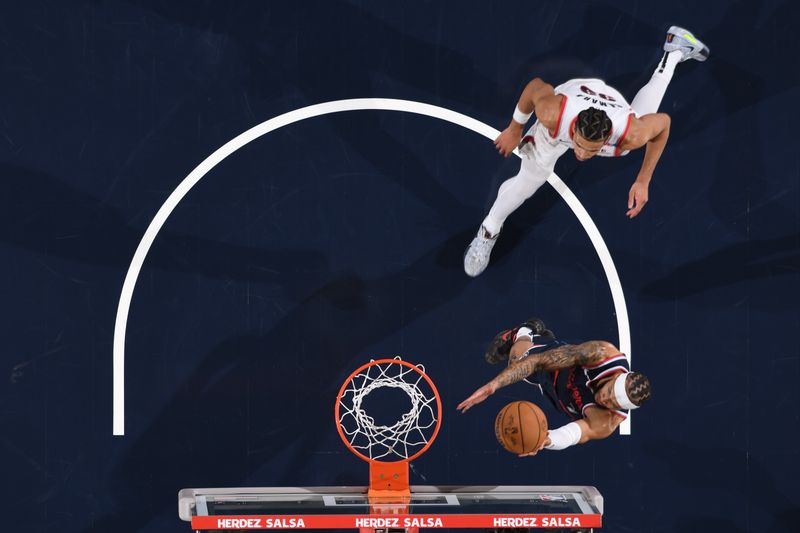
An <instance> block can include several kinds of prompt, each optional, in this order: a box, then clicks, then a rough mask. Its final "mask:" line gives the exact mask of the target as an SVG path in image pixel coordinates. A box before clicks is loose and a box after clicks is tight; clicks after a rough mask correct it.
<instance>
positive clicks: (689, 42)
mask: <svg viewBox="0 0 800 533" xmlns="http://www.w3.org/2000/svg"><path fill="white" fill-rule="evenodd" d="M675 50H680V51H681V52H683V58H682V59H681V62H683V61H686V60H687V59H696V60H698V61H705V60H706V59H708V54H709V53H710V50H709V49H708V46H706V45H705V44H703V41H701V40H700V39H698V38H697V37H695V36H694V35H692V32H690V31H689V30H687V29H684V28H681V27H680V26H672V27H671V28H670V29H669V30H667V40H666V41H665V42H664V51H665V52H673V51H675Z"/></svg>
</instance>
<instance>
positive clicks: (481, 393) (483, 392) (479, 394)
mask: <svg viewBox="0 0 800 533" xmlns="http://www.w3.org/2000/svg"><path fill="white" fill-rule="evenodd" d="M495 390H497V388H496V387H495V386H494V385H493V384H492V383H491V382H490V383H487V384H486V385H484V386H483V387H481V388H480V389H478V390H476V391H475V392H473V393H472V396H470V397H469V398H467V399H466V400H464V401H463V402H461V403H460V404H458V407H456V409H458V410H459V411H461V412H462V413H466V412H467V410H468V409H469V408H470V407H472V406H473V405H476V404H479V403H481V402H482V401H483V400H485V399H486V398H488V397H489V396H491V395H492V394H494V391H495Z"/></svg>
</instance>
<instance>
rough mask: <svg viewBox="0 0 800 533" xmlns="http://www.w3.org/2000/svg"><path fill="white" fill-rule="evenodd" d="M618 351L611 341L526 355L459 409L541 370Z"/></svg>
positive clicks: (581, 363)
mask: <svg viewBox="0 0 800 533" xmlns="http://www.w3.org/2000/svg"><path fill="white" fill-rule="evenodd" d="M617 353H619V350H617V348H616V347H615V346H614V345H613V344H611V343H610V342H606V341H589V342H584V343H583V344H566V345H564V346H559V347H557V348H553V349H551V350H546V351H544V352H541V353H537V354H533V355H529V356H528V357H525V358H519V357H517V358H516V359H517V360H516V362H512V363H511V364H510V365H509V367H508V368H506V369H505V370H503V371H502V372H500V374H498V375H497V377H496V378H494V379H493V380H492V381H490V382H489V383H487V384H486V385H484V386H483V387H481V388H480V389H478V390H476V391H475V392H474V393H473V394H472V396H470V397H469V398H467V399H466V400H464V401H463V402H461V403H460V404H458V407H457V409H458V410H459V411H461V412H462V413H463V412H465V411H466V410H467V409H469V408H470V407H472V406H473V405H475V404H478V403H480V402H482V401H483V400H485V399H486V398H488V397H489V396H491V395H492V394H494V393H495V392H497V389H499V388H501V387H505V386H506V385H511V384H512V383H517V382H519V381H522V380H523V379H525V378H526V377H528V376H530V375H531V374H533V373H534V372H536V371H538V370H546V371H553V370H561V369H564V368H571V367H573V366H591V365H594V364H597V363H599V362H601V361H602V360H603V359H606V358H608V357H610V356H612V355H615V354H617Z"/></svg>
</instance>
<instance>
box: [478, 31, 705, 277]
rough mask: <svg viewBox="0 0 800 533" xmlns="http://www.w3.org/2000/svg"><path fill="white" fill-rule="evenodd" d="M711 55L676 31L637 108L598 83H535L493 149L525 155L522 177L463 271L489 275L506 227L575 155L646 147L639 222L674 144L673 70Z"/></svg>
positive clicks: (631, 207) (507, 191)
mask: <svg viewBox="0 0 800 533" xmlns="http://www.w3.org/2000/svg"><path fill="white" fill-rule="evenodd" d="M708 54H709V49H708V47H707V46H706V45H705V44H703V43H702V42H701V41H700V40H699V39H697V38H696V37H695V36H694V35H692V34H691V33H690V32H689V31H687V30H685V29H683V28H679V27H677V26H672V27H671V28H670V29H669V31H668V33H667V40H666V42H665V43H664V57H663V58H662V60H661V62H660V63H659V65H658V67H657V68H656V70H655V72H654V73H653V76H652V78H651V79H650V81H649V82H648V83H647V85H645V86H644V87H642V88H641V89H640V90H639V92H638V93H637V94H636V97H635V98H634V99H633V102H632V103H631V104H628V102H627V101H626V100H625V98H624V97H623V96H622V95H621V94H620V93H619V92H618V91H617V90H616V89H614V88H613V87H609V86H608V85H606V84H605V82H603V81H602V80H598V79H576V80H570V81H568V82H566V83H564V84H562V85H559V86H558V87H555V88H553V86H552V85H550V84H548V83H546V82H544V81H542V80H541V79H539V78H534V79H533V80H531V82H530V83H528V85H527V86H526V87H525V89H524V90H523V91H522V96H520V98H519V103H518V104H517V107H516V109H515V110H514V116H513V118H512V120H511V122H510V123H509V125H508V127H507V128H506V129H505V130H503V132H502V133H501V134H500V136H498V137H497V139H496V140H495V142H494V144H495V146H496V147H497V150H498V151H499V152H500V153H501V154H502V155H504V156H506V157H508V156H509V155H510V154H511V153H512V151H513V150H514V148H517V147H518V148H519V151H520V155H521V156H522V163H521V167H520V171H519V173H518V174H517V175H516V176H514V177H513V178H510V179H508V180H506V181H505V182H503V184H502V185H500V190H499V191H498V193H497V199H496V200H495V202H494V205H492V208H491V210H490V211H489V215H488V216H487V217H486V218H485V219H484V221H483V223H482V224H481V227H480V229H479V230H478V234H477V236H476V237H475V238H474V239H473V240H472V243H471V244H470V245H469V248H467V251H466V253H465V254H464V271H465V272H466V273H467V274H468V275H469V276H473V277H474V276H477V275H479V274H480V273H481V272H483V271H484V270H485V269H486V267H487V266H488V265H489V256H490V255H491V252H492V247H493V246H494V244H495V242H496V240H497V237H498V235H499V234H500V230H501V228H502V226H503V222H505V220H506V218H507V217H508V216H509V215H510V214H511V213H512V212H514V211H515V210H516V209H517V208H518V207H519V206H520V205H522V203H523V202H524V201H525V200H527V199H528V198H529V197H530V196H531V195H533V193H535V192H536V191H537V190H538V189H539V187H541V186H542V185H543V184H544V182H545V181H547V178H548V177H549V176H550V174H551V173H552V172H553V168H554V167H555V164H556V160H558V158H559V157H561V156H562V155H563V154H564V153H565V152H566V151H568V150H569V149H572V150H573V151H574V152H575V157H576V158H577V159H578V160H579V161H586V160H587V159H590V158H592V157H594V156H595V155H600V156H606V157H617V156H623V155H626V154H627V153H628V152H630V151H631V150H635V149H637V148H641V147H643V146H644V147H646V148H645V155H644V162H643V163H642V168H641V170H640V171H639V174H638V176H637V177H636V181H635V182H634V183H633V185H632V186H631V189H630V192H629V194H628V211H627V216H628V217H629V218H633V217H635V216H636V215H638V214H639V212H640V211H641V210H642V208H643V207H644V206H645V204H646V203H647V200H648V185H649V183H650V179H651V178H652V177H653V170H655V167H656V163H658V160H659V158H660V157H661V153H662V152H663V151H664V146H665V145H666V144H667V137H669V126H670V118H669V115H667V114H665V113H657V110H658V106H659V105H660V104H661V99H662V98H663V97H664V93H665V92H666V90H667V86H668V85H669V82H670V80H671V79H672V75H673V73H674V71H675V66H676V65H677V64H678V63H680V62H682V61H686V60H688V59H695V60H697V61H705V60H706V59H707V58H708ZM534 113H536V122H535V123H534V125H533V126H532V127H531V128H530V129H529V130H528V132H527V133H526V134H525V136H524V137H523V136H522V128H523V126H525V124H526V123H527V122H528V120H529V119H530V118H531V116H532V115H533V114H534Z"/></svg>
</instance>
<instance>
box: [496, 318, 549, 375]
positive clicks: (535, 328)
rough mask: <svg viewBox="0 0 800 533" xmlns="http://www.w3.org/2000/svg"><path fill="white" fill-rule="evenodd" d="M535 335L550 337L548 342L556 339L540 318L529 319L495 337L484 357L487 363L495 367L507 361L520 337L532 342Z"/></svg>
mask: <svg viewBox="0 0 800 533" xmlns="http://www.w3.org/2000/svg"><path fill="white" fill-rule="evenodd" d="M520 332H522V333H520ZM534 335H539V336H543V337H548V341H550V340H552V339H553V338H554V335H553V332H552V331H550V330H549V329H547V326H545V325H544V322H542V321H541V320H540V319H538V318H529V319H528V320H526V321H525V322H523V323H522V324H520V325H519V326H517V327H515V328H511V329H506V330H503V331H501V332H500V333H498V334H497V335H495V336H494V339H492V342H490V343H489V346H487V348H486V354H485V355H484V357H485V358H486V362H487V363H490V364H493V365H494V364H497V363H499V362H500V361H506V360H507V359H508V356H509V354H510V353H511V348H512V347H513V346H515V343H516V342H517V341H518V340H520V339H519V337H524V338H526V339H527V340H528V341H531V340H532V337H533V336H534Z"/></svg>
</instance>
